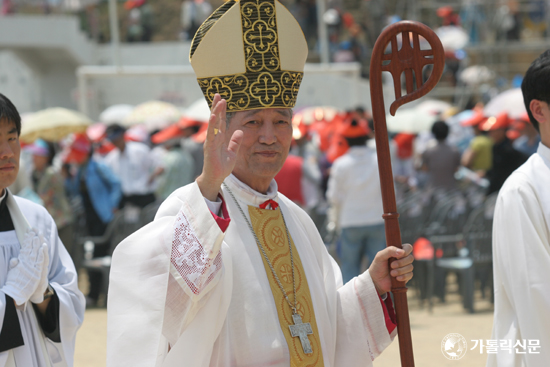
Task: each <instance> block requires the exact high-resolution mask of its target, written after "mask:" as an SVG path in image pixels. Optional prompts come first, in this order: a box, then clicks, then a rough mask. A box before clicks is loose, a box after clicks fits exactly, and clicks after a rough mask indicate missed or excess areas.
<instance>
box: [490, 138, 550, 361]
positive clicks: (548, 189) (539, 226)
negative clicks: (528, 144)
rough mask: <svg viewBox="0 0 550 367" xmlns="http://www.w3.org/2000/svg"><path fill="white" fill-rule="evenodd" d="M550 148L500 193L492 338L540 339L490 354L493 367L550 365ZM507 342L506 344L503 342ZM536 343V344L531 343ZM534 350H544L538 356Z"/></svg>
mask: <svg viewBox="0 0 550 367" xmlns="http://www.w3.org/2000/svg"><path fill="white" fill-rule="evenodd" d="M549 269H550V149H549V148H548V147H546V146H545V145H543V144H542V143H541V144H540V145H539V148H538V151H537V153H536V154H533V155H532V156H531V157H530V158H529V159H528V160H527V162H525V163H524V164H523V165H522V166H521V167H519V168H518V169H517V170H516V171H514V173H512V175H510V177H509V178H508V179H507V180H506V182H505V183H504V186H503V187H502V188H501V189H500V192H499V195H498V199H497V203H496V207H495V216H494V224H493V272H494V284H495V316H494V321H493V322H494V324H493V336H492V339H497V340H512V343H514V344H516V343H517V342H518V341H519V342H521V343H522V344H523V340H524V339H525V340H527V344H528V345H529V340H537V341H539V342H540V348H535V349H532V348H528V346H527V347H521V346H518V347H516V348H517V350H519V352H520V353H525V354H520V353H517V352H516V348H514V349H513V350H512V353H509V352H508V351H504V350H499V353H498V354H496V355H495V354H489V358H488V362H487V365H488V366H495V367H496V366H498V367H509V366H517V367H520V366H528V367H546V366H548V365H549V363H550V362H549V361H550V317H549V315H548V313H549V312H550V275H549V274H550V273H549ZM499 343H502V342H499ZM531 343H532V344H534V343H535V342H531ZM533 351H535V352H539V354H534V353H533Z"/></svg>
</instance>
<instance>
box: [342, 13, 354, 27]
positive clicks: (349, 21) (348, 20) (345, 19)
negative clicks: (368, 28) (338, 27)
mask: <svg viewBox="0 0 550 367" xmlns="http://www.w3.org/2000/svg"><path fill="white" fill-rule="evenodd" d="M342 23H343V24H344V27H346V28H351V27H352V26H353V25H354V24H355V19H353V15H351V13H344V14H342Z"/></svg>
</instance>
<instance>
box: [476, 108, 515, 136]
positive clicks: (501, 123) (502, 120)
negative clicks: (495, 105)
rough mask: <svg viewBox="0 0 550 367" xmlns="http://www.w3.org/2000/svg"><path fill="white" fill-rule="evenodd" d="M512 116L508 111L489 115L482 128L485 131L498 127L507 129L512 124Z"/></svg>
mask: <svg viewBox="0 0 550 367" xmlns="http://www.w3.org/2000/svg"><path fill="white" fill-rule="evenodd" d="M510 122H511V121H510V118H509V117H508V113H506V112H502V113H500V114H499V115H497V116H496V117H495V116H492V117H489V118H488V119H487V121H485V122H484V123H483V124H482V125H480V129H481V130H483V131H491V130H497V129H507V128H508V127H509V126H510Z"/></svg>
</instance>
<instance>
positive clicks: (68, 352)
mask: <svg viewBox="0 0 550 367" xmlns="http://www.w3.org/2000/svg"><path fill="white" fill-rule="evenodd" d="M49 232H50V233H49V236H50V237H49V238H50V241H49V243H48V247H49V251H50V265H49V272H48V280H49V283H50V285H51V286H52V288H53V289H54V290H55V293H56V295H57V297H58V299H59V333H60V337H61V341H62V342H61V343H53V342H52V344H53V345H54V346H55V347H56V348H57V349H58V350H59V352H60V354H62V355H63V356H64V360H65V361H66V363H67V365H68V366H71V365H73V359H74V351H75V342H76V332H77V331H78V329H79V328H80V326H81V325H82V322H83V321H84V311H85V308H86V301H85V299H84V295H83V294H82V292H80V290H79V289H78V277H77V274H76V270H75V267H74V264H73V261H72V259H71V257H70V255H69V253H68V252H67V250H66V249H65V246H64V245H63V243H62V242H61V240H60V239H59V236H58V234H57V227H56V226H55V222H54V221H53V219H51V228H50V231H49ZM50 355H51V356H52V358H54V354H52V352H51V351H50Z"/></svg>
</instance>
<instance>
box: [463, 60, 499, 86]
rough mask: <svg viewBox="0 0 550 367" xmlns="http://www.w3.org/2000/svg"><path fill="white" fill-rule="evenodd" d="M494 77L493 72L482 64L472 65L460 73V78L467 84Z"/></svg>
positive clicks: (479, 82) (484, 81) (483, 81)
mask: <svg viewBox="0 0 550 367" xmlns="http://www.w3.org/2000/svg"><path fill="white" fill-rule="evenodd" d="M494 77H495V72H494V71H492V70H491V69H489V68H488V67H487V66H484V65H472V66H469V67H467V68H466V69H464V70H463V71H462V72H461V73H460V80H462V81H463V82H464V83H466V84H468V85H477V84H481V83H486V82H488V81H490V80H492V79H494Z"/></svg>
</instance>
